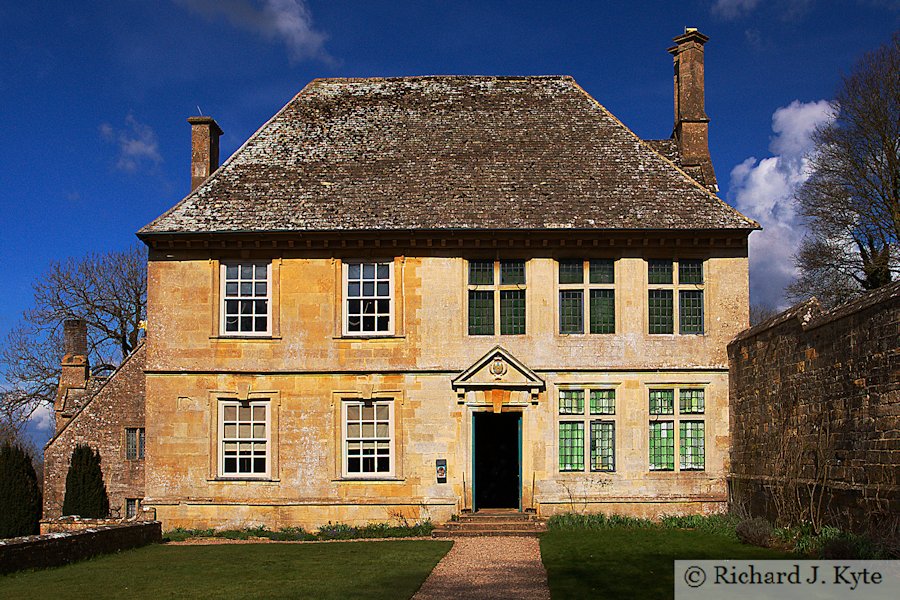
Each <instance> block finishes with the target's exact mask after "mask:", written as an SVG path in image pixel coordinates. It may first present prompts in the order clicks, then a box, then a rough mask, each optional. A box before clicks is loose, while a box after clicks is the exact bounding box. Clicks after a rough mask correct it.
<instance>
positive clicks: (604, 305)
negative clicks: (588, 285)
mask: <svg viewBox="0 0 900 600" xmlns="http://www.w3.org/2000/svg"><path fill="white" fill-rule="evenodd" d="M590 299H591V306H590V310H591V333H615V332H616V293H615V290H591V291H590Z"/></svg>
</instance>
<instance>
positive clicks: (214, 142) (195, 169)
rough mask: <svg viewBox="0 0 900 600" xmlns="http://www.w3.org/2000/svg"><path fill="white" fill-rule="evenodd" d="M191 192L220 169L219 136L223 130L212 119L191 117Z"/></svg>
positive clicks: (189, 120) (189, 121) (189, 119)
mask: <svg viewBox="0 0 900 600" xmlns="http://www.w3.org/2000/svg"><path fill="white" fill-rule="evenodd" d="M188 123H190V124H191V191H192V192H193V191H194V190H195V189H197V186H199V185H200V184H201V183H203V182H204V181H206V180H207V178H209V176H210V175H212V174H213V171H215V170H216V169H218V168H219V136H221V135H222V128H221V127H219V124H218V123H216V120H215V119H213V118H212V117H190V118H188Z"/></svg>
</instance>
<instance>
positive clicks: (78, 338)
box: [54, 319, 90, 431]
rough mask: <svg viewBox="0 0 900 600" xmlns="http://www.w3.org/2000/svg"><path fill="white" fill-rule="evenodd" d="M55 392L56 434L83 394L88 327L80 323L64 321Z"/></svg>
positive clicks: (70, 415)
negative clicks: (61, 354)
mask: <svg viewBox="0 0 900 600" xmlns="http://www.w3.org/2000/svg"><path fill="white" fill-rule="evenodd" d="M61 367H62V368H61V370H60V373H59V386H58V387H57V390H56V402H55V403H54V409H55V412H56V431H59V430H60V429H62V428H63V427H64V426H65V424H66V423H68V422H69V419H71V418H72V414H73V413H74V411H75V409H76V408H78V406H77V404H78V401H79V400H80V399H81V395H83V394H84V389H85V387H86V386H87V380H88V373H89V370H90V363H89V362H88V349H87V323H85V322H84V320H83V319H66V321H65V322H64V323H63V357H62V365H61Z"/></svg>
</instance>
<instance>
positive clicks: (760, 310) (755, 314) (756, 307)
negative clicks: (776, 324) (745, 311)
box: [750, 304, 779, 327]
mask: <svg viewBox="0 0 900 600" xmlns="http://www.w3.org/2000/svg"><path fill="white" fill-rule="evenodd" d="M778 312H779V311H778V309H777V308H775V307H774V306H772V305H770V304H751V305H750V326H751V327H752V326H754V325H759V324H760V323H762V322H763V321H766V320H768V319H771V318H772V317H774V316H775V315H777V314H778Z"/></svg>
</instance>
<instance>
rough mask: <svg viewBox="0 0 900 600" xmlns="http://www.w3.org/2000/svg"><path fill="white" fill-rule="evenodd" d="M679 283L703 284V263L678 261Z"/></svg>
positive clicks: (699, 261)
mask: <svg viewBox="0 0 900 600" xmlns="http://www.w3.org/2000/svg"><path fill="white" fill-rule="evenodd" d="M678 283H703V261H702V260H681V261H678Z"/></svg>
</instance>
